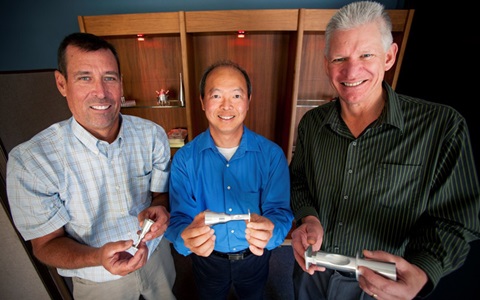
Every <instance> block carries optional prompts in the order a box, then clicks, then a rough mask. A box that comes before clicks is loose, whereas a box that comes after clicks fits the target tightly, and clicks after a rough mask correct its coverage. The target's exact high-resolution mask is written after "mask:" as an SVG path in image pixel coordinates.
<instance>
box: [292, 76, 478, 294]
mask: <svg viewBox="0 0 480 300" xmlns="http://www.w3.org/2000/svg"><path fill="white" fill-rule="evenodd" d="M384 88H385V89H386V91H387V94H388V100H387V102H386V105H385V108H384V110H383V112H382V114H381V116H380V118H379V119H378V120H377V121H375V122H374V123H372V124H371V125H370V126H369V127H368V128H367V129H366V130H365V131H364V132H363V133H362V134H361V135H360V136H359V137H358V138H355V137H353V136H352V134H351V133H350V131H349V130H348V128H347V126H346V124H345V123H344V122H343V120H342V119H341V117H340V105H339V103H338V101H333V102H330V103H328V104H325V105H322V106H320V107H318V108H315V109H312V110H310V111H309V112H307V113H306V114H305V116H304V117H303V118H302V120H301V121H300V123H299V126H298V138H297V141H296V149H295V153H294V156H293V159H292V162H291V164H290V173H291V182H292V184H291V205H292V209H293V211H294V213H295V219H296V220H297V222H298V221H300V220H301V219H302V218H303V217H305V216H308V215H314V216H317V217H318V218H319V220H320V222H321V223H322V225H323V228H324V237H323V244H322V250H324V251H327V252H331V253H339V254H343V255H348V256H355V255H356V254H357V252H359V251H361V250H362V249H369V250H384V251H387V252H390V253H392V254H395V255H399V256H403V257H404V258H406V259H407V260H408V261H410V262H411V263H414V264H415V265H417V266H419V267H420V268H422V269H423V270H424V271H425V272H426V273H427V274H428V276H429V278H430V280H431V281H432V283H433V284H434V285H436V284H437V283H438V281H439V279H440V278H441V277H442V276H443V275H445V274H446V273H448V272H450V271H452V270H455V269H457V268H459V267H460V266H461V265H462V264H463V262H464V261H465V259H466V256H467V254H468V251H469V249H470V245H469V242H470V241H472V240H475V239H478V238H480V220H479V212H480V196H479V190H480V188H479V183H478V178H477V174H476V170H475V164H474V159H473V153H472V147H471V142H470V136H469V132H468V128H467V124H466V122H465V119H464V118H463V117H462V116H461V115H460V114H459V113H458V112H457V111H456V110H454V109H453V108H451V107H449V106H446V105H441V104H438V103H431V102H427V101H423V100H420V99H416V98H412V97H407V96H404V95H400V94H397V93H395V92H394V91H393V90H392V88H391V87H390V86H388V85H387V84H385V83H384Z"/></svg>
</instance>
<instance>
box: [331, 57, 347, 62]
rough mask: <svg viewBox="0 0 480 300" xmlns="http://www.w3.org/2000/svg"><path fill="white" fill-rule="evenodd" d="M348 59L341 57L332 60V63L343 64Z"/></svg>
mask: <svg viewBox="0 0 480 300" xmlns="http://www.w3.org/2000/svg"><path fill="white" fill-rule="evenodd" d="M345 60H346V59H345V58H344V57H339V58H334V59H332V62H334V63H336V62H343V61H345Z"/></svg>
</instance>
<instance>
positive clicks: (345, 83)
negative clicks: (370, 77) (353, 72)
mask: <svg viewBox="0 0 480 300" xmlns="http://www.w3.org/2000/svg"><path fill="white" fill-rule="evenodd" d="M362 82H363V81H358V82H352V83H348V82H344V83H343V84H344V85H345V86H357V85H360V84H361V83H362Z"/></svg>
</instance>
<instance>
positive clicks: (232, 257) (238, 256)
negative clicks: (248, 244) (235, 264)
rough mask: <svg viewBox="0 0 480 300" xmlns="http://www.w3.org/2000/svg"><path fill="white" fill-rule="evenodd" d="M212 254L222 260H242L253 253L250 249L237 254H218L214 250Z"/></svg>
mask: <svg viewBox="0 0 480 300" xmlns="http://www.w3.org/2000/svg"><path fill="white" fill-rule="evenodd" d="M212 254H213V255H215V256H218V257H221V258H226V259H229V260H242V259H244V258H246V257H247V256H249V255H250V254H252V252H251V251H250V249H248V248H247V249H245V250H243V251H240V252H235V253H223V252H218V251H215V250H213V252H212Z"/></svg>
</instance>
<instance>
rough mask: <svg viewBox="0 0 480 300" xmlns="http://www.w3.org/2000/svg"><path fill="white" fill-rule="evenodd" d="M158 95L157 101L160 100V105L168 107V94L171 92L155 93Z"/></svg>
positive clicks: (162, 90) (161, 91)
mask: <svg viewBox="0 0 480 300" xmlns="http://www.w3.org/2000/svg"><path fill="white" fill-rule="evenodd" d="M155 92H156V93H157V99H158V104H160V105H167V101H168V92H170V90H166V91H165V90H164V89H161V90H160V92H159V91H155Z"/></svg>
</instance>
